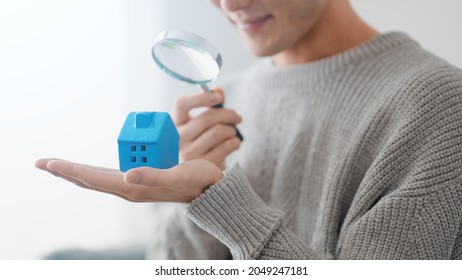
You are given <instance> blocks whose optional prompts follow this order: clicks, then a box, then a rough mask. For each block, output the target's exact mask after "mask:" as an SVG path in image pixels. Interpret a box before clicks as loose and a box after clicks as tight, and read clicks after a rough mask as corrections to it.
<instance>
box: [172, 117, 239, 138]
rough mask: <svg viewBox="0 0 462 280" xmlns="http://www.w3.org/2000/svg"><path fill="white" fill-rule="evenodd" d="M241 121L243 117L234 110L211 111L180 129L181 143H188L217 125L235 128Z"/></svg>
mask: <svg viewBox="0 0 462 280" xmlns="http://www.w3.org/2000/svg"><path fill="white" fill-rule="evenodd" d="M241 121H242V119H241V117H240V116H239V115H238V114H237V113H236V112H235V111H234V110H230V109H210V110H207V111H205V112H203V113H202V114H200V115H199V116H197V117H195V118H193V119H191V120H190V121H189V122H188V123H186V124H184V125H183V126H180V127H178V132H179V133H180V135H181V139H180V140H181V142H182V143H187V142H190V141H192V140H194V139H196V138H197V137H198V136H199V135H201V134H202V133H204V131H206V130H207V129H209V128H211V127H213V126H215V125H217V124H226V125H230V126H234V125H236V124H238V123H240V122H241ZM234 132H235V131H234ZM182 143H180V144H182Z"/></svg>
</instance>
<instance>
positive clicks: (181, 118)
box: [172, 88, 224, 126]
mask: <svg viewBox="0 0 462 280" xmlns="http://www.w3.org/2000/svg"><path fill="white" fill-rule="evenodd" d="M223 99H224V98H223V90H222V89H220V88H216V89H214V90H213V92H211V93H210V92H202V93H198V94H192V95H184V96H181V97H180V98H178V99H177V100H176V102H175V105H174V106H173V110H172V119H173V122H174V123H175V124H176V125H177V126H179V125H182V124H184V123H186V122H188V121H189V119H190V116H189V111H191V110H192V109H195V108H200V107H211V106H213V105H217V104H220V103H222V102H223Z"/></svg>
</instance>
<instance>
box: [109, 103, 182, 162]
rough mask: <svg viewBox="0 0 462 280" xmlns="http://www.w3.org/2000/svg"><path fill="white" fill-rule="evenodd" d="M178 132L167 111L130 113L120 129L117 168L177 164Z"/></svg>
mask: <svg viewBox="0 0 462 280" xmlns="http://www.w3.org/2000/svg"><path fill="white" fill-rule="evenodd" d="M179 140H180V137H179V134H178V131H177V130H176V127H175V125H174V124H173V121H172V119H171V118H170V115H169V114H168V113H163V112H132V113H130V114H128V116H127V119H126V120H125V124H124V126H123V127H122V130H121V131H120V134H119V138H118V139H117V142H118V144H119V163H120V171H127V170H129V169H132V168H135V167H141V166H150V167H154V168H170V167H173V166H175V165H177V164H178V149H179Z"/></svg>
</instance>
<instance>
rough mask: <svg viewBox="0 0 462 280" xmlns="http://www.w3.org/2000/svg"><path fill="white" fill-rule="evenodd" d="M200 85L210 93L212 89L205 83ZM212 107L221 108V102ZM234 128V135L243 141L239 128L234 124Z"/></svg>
mask: <svg viewBox="0 0 462 280" xmlns="http://www.w3.org/2000/svg"><path fill="white" fill-rule="evenodd" d="M200 87H201V88H202V90H204V91H205V92H209V93H212V92H213V90H211V89H210V88H209V87H208V86H207V85H205V84H203V85H200ZM212 108H215V109H221V108H223V103H220V104H217V105H214V106H212ZM234 128H235V129H236V137H237V138H239V139H240V140H241V141H244V137H242V134H241V132H240V131H239V129H237V127H236V126H234Z"/></svg>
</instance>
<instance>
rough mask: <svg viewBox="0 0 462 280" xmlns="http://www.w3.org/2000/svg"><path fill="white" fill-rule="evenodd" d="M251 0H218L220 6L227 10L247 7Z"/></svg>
mask: <svg viewBox="0 0 462 280" xmlns="http://www.w3.org/2000/svg"><path fill="white" fill-rule="evenodd" d="M252 1H253V0H220V7H221V8H222V9H223V10H226V11H228V12H234V11H237V10H239V9H243V8H247V7H248V6H250V4H252Z"/></svg>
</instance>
